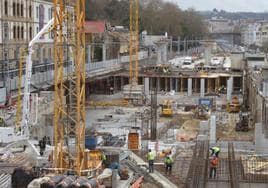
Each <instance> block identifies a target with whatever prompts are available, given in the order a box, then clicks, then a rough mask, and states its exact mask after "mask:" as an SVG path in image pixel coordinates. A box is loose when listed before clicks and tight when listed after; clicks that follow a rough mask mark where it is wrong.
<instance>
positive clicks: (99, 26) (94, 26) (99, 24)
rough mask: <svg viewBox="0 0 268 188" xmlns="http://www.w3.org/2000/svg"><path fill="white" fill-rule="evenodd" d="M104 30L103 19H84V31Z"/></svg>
mask: <svg viewBox="0 0 268 188" xmlns="http://www.w3.org/2000/svg"><path fill="white" fill-rule="evenodd" d="M104 31H105V22H104V21H86V22H85V33H103V32H104Z"/></svg>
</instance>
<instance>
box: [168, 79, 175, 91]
mask: <svg viewBox="0 0 268 188" xmlns="http://www.w3.org/2000/svg"><path fill="white" fill-rule="evenodd" d="M169 82H170V86H169V88H170V91H172V90H174V89H173V78H170V79H169Z"/></svg>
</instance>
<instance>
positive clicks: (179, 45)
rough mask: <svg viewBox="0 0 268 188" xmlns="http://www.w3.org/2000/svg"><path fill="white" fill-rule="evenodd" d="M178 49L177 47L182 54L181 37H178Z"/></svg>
mask: <svg viewBox="0 0 268 188" xmlns="http://www.w3.org/2000/svg"><path fill="white" fill-rule="evenodd" d="M177 47H178V49H177V53H178V54H180V47H181V37H178V46H177Z"/></svg>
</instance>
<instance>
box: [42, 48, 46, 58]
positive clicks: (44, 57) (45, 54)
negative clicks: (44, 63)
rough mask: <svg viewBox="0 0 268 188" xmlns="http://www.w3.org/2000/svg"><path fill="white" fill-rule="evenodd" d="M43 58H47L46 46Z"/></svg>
mask: <svg viewBox="0 0 268 188" xmlns="http://www.w3.org/2000/svg"><path fill="white" fill-rule="evenodd" d="M43 58H44V59H45V58H46V48H44V49H43Z"/></svg>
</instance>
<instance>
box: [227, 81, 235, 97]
mask: <svg viewBox="0 0 268 188" xmlns="http://www.w3.org/2000/svg"><path fill="white" fill-rule="evenodd" d="M233 83H234V78H233V77H230V78H229V79H228V80H227V101H231V100H232V93H233Z"/></svg>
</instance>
